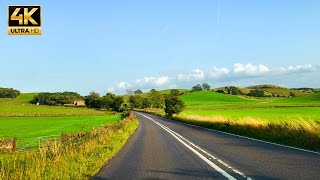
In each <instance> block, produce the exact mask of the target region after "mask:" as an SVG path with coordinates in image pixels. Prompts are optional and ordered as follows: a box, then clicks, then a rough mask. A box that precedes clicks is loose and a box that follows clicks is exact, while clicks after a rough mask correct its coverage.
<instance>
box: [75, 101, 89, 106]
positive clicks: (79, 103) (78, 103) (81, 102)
mask: <svg viewBox="0 0 320 180" xmlns="http://www.w3.org/2000/svg"><path fill="white" fill-rule="evenodd" d="M73 105H75V106H85V105H86V103H85V102H84V101H83V100H78V101H73Z"/></svg>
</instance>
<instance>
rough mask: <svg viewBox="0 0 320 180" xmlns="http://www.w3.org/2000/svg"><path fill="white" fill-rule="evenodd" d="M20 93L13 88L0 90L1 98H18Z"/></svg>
mask: <svg viewBox="0 0 320 180" xmlns="http://www.w3.org/2000/svg"><path fill="white" fill-rule="evenodd" d="M19 95H20V91H19V90H16V89H12V88H0V98H16V97H17V96H19Z"/></svg>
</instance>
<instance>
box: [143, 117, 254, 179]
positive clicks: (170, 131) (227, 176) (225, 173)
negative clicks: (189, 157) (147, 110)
mask: <svg viewBox="0 0 320 180" xmlns="http://www.w3.org/2000/svg"><path fill="white" fill-rule="evenodd" d="M137 113H138V112H137ZM138 114H140V115H142V116H144V117H145V118H147V119H149V120H151V121H152V122H154V123H155V124H157V125H158V126H160V127H161V128H163V129H164V130H165V131H167V132H168V133H170V134H171V135H172V136H173V137H174V138H176V139H177V140H178V141H179V142H181V143H182V144H183V145H184V146H186V147H187V148H188V149H190V150H191V151H192V152H193V153H194V154H196V155H197V156H199V157H200V158H201V159H202V160H203V161H205V162H206V163H207V164H209V165H210V166H211V167H212V168H213V169H215V170H216V171H218V172H220V173H221V174H222V175H223V176H224V177H226V178H228V179H232V180H235V178H234V177H233V176H231V175H230V174H228V173H227V172H225V171H224V170H223V169H221V168H220V167H219V166H217V165H216V164H214V163H213V162H211V161H210V160H208V159H207V158H206V157H205V156H203V155H202V154H201V153H199V152H198V151H197V150H195V149H194V148H192V147H191V146H189V145H188V144H187V143H189V144H190V145H192V146H194V147H195V148H197V149H198V150H200V151H202V152H203V153H205V154H206V155H208V156H210V157H211V158H213V159H215V160H217V161H218V162H220V163H221V164H222V165H224V166H226V167H227V168H229V169H232V170H233V171H234V172H235V173H237V174H239V175H241V176H242V177H244V178H247V179H248V180H249V179H251V178H249V177H246V176H245V175H244V174H243V173H241V172H240V171H238V170H236V169H234V168H232V167H231V166H229V165H228V164H226V163H224V162H223V161H221V160H220V159H218V158H216V157H214V156H213V155H211V154H210V153H208V152H206V151H205V150H203V149H201V148H200V147H199V146H197V145H195V144H193V143H192V142H190V141H189V140H187V139H186V138H184V137H183V136H181V135H180V134H178V133H176V132H175V131H173V130H171V129H170V128H168V127H166V126H165V125H163V124H161V123H159V122H156V121H155V120H153V119H152V118H151V117H148V116H146V115H144V114H142V113H138ZM179 137H180V138H179ZM181 139H183V140H185V141H186V142H187V143H185V142H184V141H182V140H181Z"/></svg>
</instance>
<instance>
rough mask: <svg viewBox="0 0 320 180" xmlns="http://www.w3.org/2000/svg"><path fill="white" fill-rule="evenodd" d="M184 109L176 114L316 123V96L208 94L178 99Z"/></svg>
mask: <svg viewBox="0 0 320 180" xmlns="http://www.w3.org/2000/svg"><path fill="white" fill-rule="evenodd" d="M181 99H182V100H183V101H184V102H185V104H186V108H185V110H184V111H183V112H182V113H181V114H180V115H181V116H184V115H201V116H223V117H227V118H231V119H233V120H237V119H241V118H245V117H251V118H258V119H263V120H268V121H270V122H284V121H288V120H292V119H304V120H308V121H310V120H314V121H317V122H320V93H314V94H308V95H303V96H298V97H290V98H247V97H244V96H243V97H240V96H234V95H229V94H221V93H216V92H211V91H202V92H194V93H188V94H185V95H183V96H181Z"/></svg>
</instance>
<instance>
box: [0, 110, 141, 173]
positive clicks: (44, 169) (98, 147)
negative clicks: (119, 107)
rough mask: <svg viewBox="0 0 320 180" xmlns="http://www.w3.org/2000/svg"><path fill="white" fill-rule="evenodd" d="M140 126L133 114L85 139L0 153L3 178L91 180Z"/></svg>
mask: <svg viewBox="0 0 320 180" xmlns="http://www.w3.org/2000/svg"><path fill="white" fill-rule="evenodd" d="M137 127H138V121H137V119H136V118H134V117H133V116H132V115H131V116H130V118H127V119H125V120H123V121H119V122H117V123H115V124H112V125H106V126H103V127H99V128H96V129H93V130H91V131H90V132H89V133H88V136H86V137H85V138H81V139H76V140H69V141H67V142H61V141H51V142H49V143H48V144H46V145H44V146H43V147H42V149H41V151H38V152H24V153H4V154H0V179H91V177H92V176H93V175H94V174H96V173H97V172H98V171H99V169H100V168H101V166H103V165H104V164H105V163H106V162H107V161H108V160H110V159H111V158H112V157H113V156H114V155H115V154H116V153H117V152H118V151H119V150H120V149H121V147H122V146H123V145H124V144H125V142H126V141H127V139H128V138H129V137H130V135H131V134H132V133H133V132H134V131H135V130H136V128H137ZM124 173H125V172H124Z"/></svg>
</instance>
